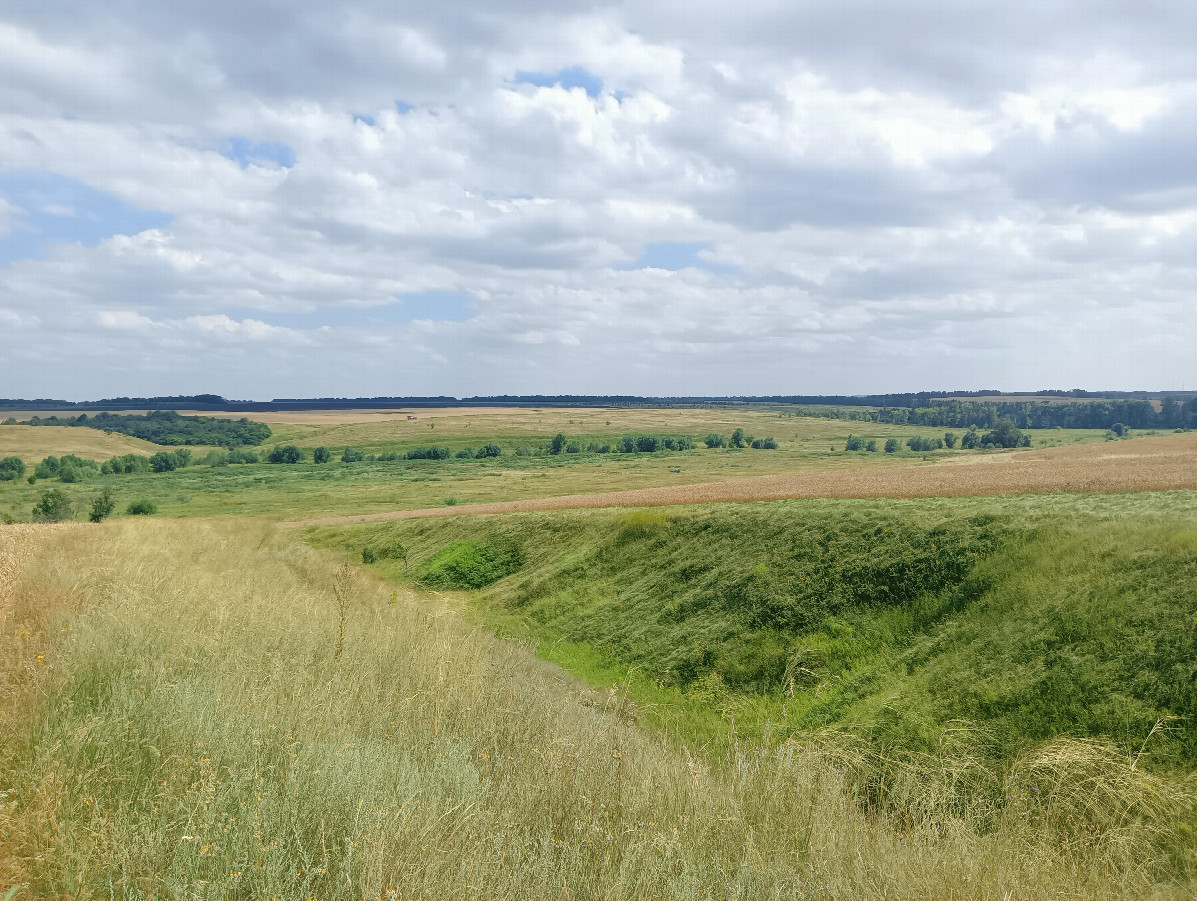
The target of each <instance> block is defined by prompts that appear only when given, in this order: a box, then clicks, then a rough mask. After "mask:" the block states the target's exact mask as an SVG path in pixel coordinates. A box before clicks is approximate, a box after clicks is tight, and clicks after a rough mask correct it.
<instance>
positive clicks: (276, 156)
mask: <svg viewBox="0 0 1197 901" xmlns="http://www.w3.org/2000/svg"><path fill="white" fill-rule="evenodd" d="M221 154H222V155H223V156H226V157H228V158H229V159H231V160H235V161H236V162H237V163H238V164H239V165H240V166H241V168H242V169H245V168H248V167H249V166H261V165H264V164H266V165H269V164H271V163H273V164H274V165H276V166H282V167H283V168H284V169H290V168H291V167H292V166H294V165H295V151H294V150H292V149H291V148H290V147H288V146H287V145H286V144H283V143H281V142H279V141H251V140H250V139H249V138H237V137H233V138H229V139H228V140H226V141H225V142H224V149H223V150H221Z"/></svg>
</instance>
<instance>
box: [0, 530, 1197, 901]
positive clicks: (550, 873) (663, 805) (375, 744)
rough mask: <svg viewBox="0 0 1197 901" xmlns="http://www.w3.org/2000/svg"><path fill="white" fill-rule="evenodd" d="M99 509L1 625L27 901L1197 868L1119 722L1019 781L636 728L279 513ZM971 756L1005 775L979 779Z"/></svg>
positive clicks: (1091, 893)
mask: <svg viewBox="0 0 1197 901" xmlns="http://www.w3.org/2000/svg"><path fill="white" fill-rule="evenodd" d="M76 529H77V532H76V534H73V535H71V536H70V541H69V542H66V541H64V542H63V543H61V544H60V545H57V546H54V545H53V542H51V543H50V545H49V546H47V547H46V548H45V549H44V550H43V551H42V552H41V553H40V554H39V555H38V556H37V558H36V559H35V560H34V561H33V562H32V563H30V564H28V565H27V566H26V567H25V570H24V577H23V578H22V580H21V581H20V582H19V584H18V585H17V610H18V611H19V613H20V615H21V617H22V620H21V623H20V625H21V628H22V629H23V630H26V631H28V629H29V628H30V627H31V626H32V625H34V623H35V622H40V623H41V624H42V625H43V626H44V627H45V629H44V632H45V634H47V635H49V636H51V637H52V638H53V640H54V643H53V645H51V646H49V647H47V648H45V649H44V650H39V652H38V653H39V654H42V655H43V657H44V659H38V658H37V657H36V656H32V657H31V656H30V655H29V653H27V650H32V649H26V646H25V645H22V644H20V643H19V642H16V641H15V633H13V632H12V630H8V631H6V632H5V633H4V636H3V638H4V641H5V642H6V644H5V646H4V650H5V656H3V657H0V659H3V660H5V661H9V660H11V661H12V662H13V667H12V672H13V673H14V674H15V676H14V679H13V680H12V681H11V682H10V683H6V684H11V685H12V686H13V688H14V690H15V691H20V692H25V695H26V696H27V697H28V698H30V699H32V700H33V701H35V702H36V703H34V704H32V705H31V706H28V707H12V706H6V707H2V708H0V716H3V717H11V716H12V711H13V710H21V711H24V712H25V713H26V717H25V720H24V721H23V722H17V721H14V722H11V723H6V725H10V726H11V728H8V729H5V730H4V731H2V732H0V751H3V756H0V761H2V763H3V766H2V771H0V775H2V776H3V782H2V783H0V784H3V785H4V786H5V791H6V794H5V796H4V797H3V800H2V801H0V842H3V845H2V846H0V852H3V853H0V876H2V877H3V878H4V879H6V880H8V881H7V882H6V883H0V890H2V889H3V888H4V886H12V887H16V891H15V892H11V891H9V892H7V893H5V894H4V895H2V897H5V898H15V899H17V901H25V899H27V898H42V897H45V898H63V897H68V896H70V897H75V898H92V897H122V898H148V897H158V898H163V897H204V898H271V897H278V898H308V897H318V898H324V899H328V901H334V899H335V901H340V899H346V901H348V899H359V898H371V899H383V898H425V899H439V898H444V899H449V898H454V899H456V898H521V899H522V898H543V897H560V898H570V899H577V901H599V899H604V901H620V899H633V898H634V899H692V898H727V897H735V898H743V899H767V898H779V897H790V898H792V897H810V898H821V899H828V901H837V899H858V898H862V897H870V898H874V897H876V898H1020V899H1026V901H1036V899H1047V898H1060V897H1066V896H1067V897H1093V898H1098V897H1101V898H1105V897H1110V898H1113V897H1120V898H1135V897H1144V898H1146V897H1152V898H1178V899H1179V898H1182V897H1187V896H1189V895H1190V892H1191V890H1192V888H1193V887H1194V886H1193V883H1192V880H1191V878H1190V875H1189V874H1188V873H1187V872H1186V871H1185V869H1184V860H1183V857H1178V858H1176V859H1173V858H1170V857H1169V853H1170V852H1169V845H1168V841H1167V836H1168V835H1169V834H1170V829H1171V826H1170V823H1173V822H1175V817H1176V815H1177V812H1176V809H1175V803H1176V792H1175V791H1174V790H1173V789H1172V787H1171V786H1170V785H1169V784H1168V783H1165V782H1164V781H1163V780H1161V779H1160V778H1159V777H1157V776H1155V775H1153V774H1152V773H1150V772H1145V771H1144V770H1143V769H1142V768H1139V769H1135V768H1134V767H1132V766H1131V765H1130V764H1129V763H1128V761H1127V759H1126V756H1125V755H1121V756H1120V755H1119V754H1117V753H1116V752H1114V751H1112V750H1110V749H1107V748H1103V747H1099V746H1096V745H1094V744H1092V743H1085V742H1062V743H1057V744H1053V745H1049V746H1046V747H1044V748H1042V749H1039V750H1038V751H1037V752H1036V753H1035V754H1034V755H1031V756H1029V757H1027V758H1026V759H1025V760H1024V761H1021V762H1020V763H1019V765H1018V766H1016V767H1014V768H1012V769H1011V770H1010V771H1008V773H1005V774H985V773H984V772H982V771H981V770H980V768H977V767H975V766H972V765H971V764H970V762H969V761H968V760H962V759H957V758H955V757H953V755H952V754H951V753H950V749H944V750H941V752H940V753H938V754H935V755H927V756H924V757H921V758H918V759H913V758H911V759H907V760H902V759H899V758H893V757H887V756H885V755H881V754H878V753H876V752H874V751H871V750H869V749H868V748H865V747H862V746H860V745H859V744H856V743H853V741H852V740H851V739H850V738H847V737H845V736H842V735H837V734H832V733H818V734H812V735H810V736H807V737H805V738H803V739H802V740H786V741H779V740H777V739H776V738H774V739H772V740H765V741H761V742H751V743H749V742H743V743H741V742H739V741H736V740H732V741H729V742H725V743H723V744H721V745H712V746H708V747H707V748H705V749H701V750H693V749H687V748H685V747H681V746H679V745H678V744H677V743H675V742H672V741H668V740H665V739H663V738H662V737H660V736H659V735H656V734H654V733H649V732H645V731H643V730H642V729H640V728H639V727H638V726H637V724H636V716H637V714H636V711H635V708H634V705H632V704H631V703H630V702H629V701H628V698H627V697H626V695H624V694H623V693H621V692H619V691H611V692H605V693H601V694H600V693H597V692H592V691H587V690H585V689H583V688H582V687H581V686H579V685H578V684H577V683H574V682H572V681H571V680H570V679H568V678H567V677H565V676H564V675H563V674H562V673H561V672H560V671H559V670H557V669H556V668H554V667H550V666H548V665H546V664H544V663H543V662H542V661H538V660H537V659H536V658H535V657H534V656H533V655H532V654H531V653H530V651H529V649H528V648H527V647H526V646H523V645H521V644H518V643H513V642H505V641H500V640H496V639H495V638H494V637H493V636H491V635H488V634H487V633H486V632H485V631H482V630H479V629H477V628H474V627H471V626H469V625H468V624H467V623H465V622H464V621H463V620H462V619H461V617H460V616H459V615H458V612H457V608H455V607H454V606H452V605H450V604H447V603H445V602H438V601H437V599H436V598H435V597H428V596H413V595H410V594H409V593H408V592H406V591H402V592H400V591H393V590H392V589H391V588H390V587H389V586H384V585H382V584H380V583H378V582H376V581H373V580H372V579H370V578H368V577H365V576H363V575H360V574H358V573H355V571H354V570H353V568H352V567H349V566H346V565H341V566H338V564H337V561H336V560H333V559H330V557H329V556H327V555H324V554H321V553H318V552H316V551H313V550H311V549H308V548H304V547H302V546H299V545H298V544H296V543H295V542H293V541H288V540H287V539H286V537H285V536H283V537H280V536H279V535H278V534H277V533H272V532H270V531H267V530H265V529H263V527H262V526H261V525H260V524H247V523H235V522H234V523H199V522H194V521H193V522H170V523H157V524H153V525H149V524H145V523H139V522H118V523H110V524H106V525H103V526H98V527H94V528H90V527H76ZM51 600H53V603H49V601H51ZM47 611H50V613H47ZM10 639H14V642H13V643H11V644H10V643H8V642H9V640H10ZM22 655H24V656H22ZM962 774H970V778H972V777H973V775H974V774H975V775H977V776H980V777H982V778H992V784H990V785H989V790H988V791H987V792H986V794H985V795H984V796H978V797H976V798H972V799H970V798H968V797H967V796H965V795H962V794H961V793H960V792H959V791H958V790H957V786H958V785H959V783H960V780H961V776H962ZM1028 779H1030V780H1033V781H1031V782H1030V784H1029V787H1027V785H1026V783H1027V781H1028ZM1077 785H1080V786H1084V792H1078V791H1076V790H1075V789H1074V788H1070V787H1074V786H1077ZM879 787H885V791H884V792H882V791H879V790H878V789H879ZM1032 788H1033V789H1036V790H1035V791H1031V789H1032ZM999 799H1000V800H999ZM1094 799H1097V800H1096V801H1095V800H1094Z"/></svg>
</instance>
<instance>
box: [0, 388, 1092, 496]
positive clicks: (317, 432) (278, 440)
mask: <svg viewBox="0 0 1197 901" xmlns="http://www.w3.org/2000/svg"><path fill="white" fill-rule="evenodd" d="M407 415H408V414H406V413H403V412H398V413H396V412H393V411H388V412H378V413H372V412H370V411H352V412H344V411H336V412H327V413H321V412H319V411H315V412H299V413H281V414H263V415H262V416H261V419H262V420H263V421H267V422H268V424H269V425H270V428H271V430H272V435H271V437H270V439H269V440H268V442H267V445H265V446H264V447H263V448H260V449H259V450H261V451H263V452H268V451H269V449H270V447H271V446H273V445H277V444H287V443H294V444H296V445H297V446H299V447H300V448H302V449H303V450H304V452H305V454H306V459H307V460H308V461H309V462H306V463H302V464H297V465H270V464H265V463H260V464H251V465H238V466H225V467H216V468H212V467H207V466H189V467H186V468H184V469H180V470H176V471H174V472H164V473H129V474H122V475H117V476H112V477H109V478H104V479H97V480H93V481H89V482H85V483H76V484H71V485H62V486H59V485H58V484H57V483H55V482H45V481H43V482H40V483H39V484H37V485H29V484H27V483H26V482H25V481H23V480H17V481H15V482H0V515H5V514H7V515H8V516H9V517H11V518H14V519H17V520H21V519H27V518H28V515H29V511H30V510H31V509H32V507H33V505H34V503H36V501H37V499H38V497H39V496H40V495H41V493H42V492H43V491H45V490H46V489H47V488H48V487H51V486H52V487H59V488H61V490H63V491H65V492H66V493H67V494H68V495H70V496H71V498H72V499H73V501H74V503H75V506H76V508H79V509H82V508H84V507H85V506H86V505H87V504H89V503H90V502H91V498H92V497H94V495H95V494H96V493H97V492H98V491H100V490H102V489H103V488H105V487H107V488H110V489H111V490H112V491H113V492H114V494H116V495H117V497H118V505H119V507H120V509H122V510H123V509H124V507H125V505H126V504H127V503H128V502H129V501H133V500H146V501H148V502H151V503H153V504H154V505H155V506H156V507H157V509H158V510H159V511H160V513H161V514H162V515H166V516H211V515H228V514H238V515H247V516H264V517H269V518H272V519H278V520H303V519H311V518H316V517H321V516H331V515H350V514H371V513H381V512H385V511H390V510H417V509H421V508H427V507H434V506H440V505H443V504H444V503H445V502H446V500H450V501H452V502H454V503H456V504H472V503H495V502H504V501H514V500H523V499H535V498H544V497H559V496H566V495H576V494H595V493H599V492H610V491H623V490H634V489H644V488H659V487H665V488H670V487H675V486H684V485H697V484H704V483H709V482H718V481H724V480H727V479H738V478H746V477H753V476H770V475H777V476H781V475H791V474H795V473H816V472H818V473H836V472H841V471H855V470H859V469H869V468H874V467H893V466H899V467H901V466H922V465H927V464H928V463H930V462H932V461H941V460H945V459H952V458H954V457H958V458H975V457H980V456H984V455H986V454H991V453H993V452H978V451H962V450H959V449H957V450H955V451H949V450H941V451H935V452H931V453H922V452H919V453H916V452H912V451H909V450H908V449H906V447H905V446H904V444H903V446H902V448H901V450H900V451H899V452H898V453H896V454H886V453H884V452H882V451H881V450H878V451H875V452H871V453H870V452H850V451H845V450H844V446H845V444H846V442H847V439H848V437H849V435H852V434H855V435H859V436H861V437H864V438H866V439H873V440H874V441H876V442H878V447H880V446H882V445H884V443H885V441H886V440H887V439H889V438H896V439H899V440H900V441H901V442H905V440H906V439H907V438H910V437H926V438H934V437H942V436H943V434H944V430H943V429H932V428H920V427H914V426H890V425H885V424H873V423H849V422H842V421H838V420H824V419H810V418H803V417H795V416H792V415H790V414H789V413H787V412H785V411H780V412H778V411H773V410H753V409H743V408H731V409H728V408H715V409H710V410H691V409H667V410H644V409H611V410H597V409H590V408H587V409H580V410H569V409H551V410H512V411H505V410H494V409H484V410H479V411H470V410H458V409H452V410H431V411H426V410H420V411H418V413H416V414H413V415H417V416H418V417H419V418H417V419H416V420H408V419H407V418H406V416H407ZM736 428H743V429H744V430H745V432H746V433H747V434H748V435H749V436H754V435H755V436H758V437H762V438H763V437H773V438H775V440H777V441H778V443H779V445H780V446H779V448H778V449H777V450H754V449H751V448H745V449H736V450H731V449H722V448H717V449H709V448H706V447H705V446H703V444H702V440H703V438H704V437H705V436H706V435H708V434H710V433H712V432H715V433H719V434H723V435H727V436H730V435H731V433H732V432H733V431H734V430H735V429H736ZM559 432H561V433H564V434H565V435H567V436H568V438H569V439H570V441H571V442H577V443H578V444H579V445H581V446H583V447H585V446H587V445H590V444H596V443H602V444H613V443H615V442H618V440H619V439H620V437H621V436H623V435H629V434H632V435H638V434H656V435H690V436H692V437H693V438H694V439H695V440H696V442H697V443H698V447H697V448H696V449H694V450H690V451H678V452H661V453H655V454H626V455H625V454H618V453H608V454H596V453H586V452H583V453H578V454H569V453H564V454H561V455H558V456H545V455H540V456H532V455H529V456H521V455H519V454H518V453H517V452H518V451H520V450H521V449H524V450H526V451H530V450H533V449H539V448H543V447H546V446H547V445H548V444H549V443H550V442H551V440H552V438H553V436H554V435H556V434H557V433H559ZM1030 434H1031V436H1032V447H1033V448H1050V447H1057V446H1063V445H1068V444H1088V443H1103V442H1104V441H1105V438H1106V433H1105V432H1099V431H1095V430H1057V429H1052V430H1042V431H1032V432H1030ZM72 442H73V443H72ZM489 443H495V444H497V445H499V446H500V447H501V448H502V451H503V455H502V456H501V457H498V458H490V459H483V460H477V459H459V458H456V457H455V458H452V459H450V460H445V461H437V460H398V461H384V462H380V461H374V462H371V461H368V460H365V461H362V462H359V463H350V464H344V463H341V462H339V461H340V457H341V454H342V452H343V451H344V449H345V448H346V447H352V448H354V449H356V450H358V451H361V452H363V453H364V454H370V455H375V456H377V455H380V454H404V453H406V452H408V451H411V450H413V449H415V448H420V447H427V446H433V445H436V446H445V447H448V448H449V449H450V451H451V452H453V453H457V452H459V451H464V450H465V449H466V448H473V449H475V450H477V449H478V448H480V447H482V446H484V445H486V444H489ZM321 446H323V447H328V448H329V449H330V451H331V452H332V462H331V463H327V464H313V463H311V462H310V460H311V459H312V451H313V450H314V449H315V448H317V447H321ZM72 448H73V449H72ZM168 449H169V448H168ZM157 450H162V448H159V447H157V446H156V445H148V444H147V443H146V442H139V441H137V440H136V439H131V438H126V437H125V436H121V435H106V434H105V433H103V432H101V431H98V430H94V429H84V428H59V427H50V426H42V427H36V428H34V427H29V426H19V425H18V426H0V457H6V456H10V455H15V456H19V457H21V458H22V459H23V460H24V461H25V463H26V465H27V466H28V467H29V469H30V470H32V468H33V465H34V464H35V463H36V462H38V461H40V460H41V459H42V457H44V456H47V455H49V454H54V455H56V456H57V455H61V454H63V453H75V454H76V455H78V456H81V457H87V458H90V459H94V460H96V461H98V462H100V461H103V460H104V459H106V458H107V457H108V456H114V455H117V454H118V453H120V454H124V453H139V454H142V455H149V454H152V453H154V452H155V451H157ZM190 450H191V451H192V453H193V458H194V459H196V460H201V459H203V457H204V455H205V454H206V453H207V452H208V451H210V450H213V448H208V447H193V448H190Z"/></svg>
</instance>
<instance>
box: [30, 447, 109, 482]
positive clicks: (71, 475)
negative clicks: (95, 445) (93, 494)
mask: <svg viewBox="0 0 1197 901" xmlns="http://www.w3.org/2000/svg"><path fill="white" fill-rule="evenodd" d="M33 474H34V475H35V476H36V477H37V478H39V479H58V480H60V481H63V482H68V483H69V482H83V481H87V480H88V479H90V478H93V477H95V476H98V475H99V474H100V464H99V463H97V462H96V461H95V460H85V459H83V458H82V457H76V456H75V455H74V454H63V455H62V456H61V457H53V456H51V457H46V458H45V459H43V460H42V462H41V463H39V464H37V466H36V467H35V468H34V470H33Z"/></svg>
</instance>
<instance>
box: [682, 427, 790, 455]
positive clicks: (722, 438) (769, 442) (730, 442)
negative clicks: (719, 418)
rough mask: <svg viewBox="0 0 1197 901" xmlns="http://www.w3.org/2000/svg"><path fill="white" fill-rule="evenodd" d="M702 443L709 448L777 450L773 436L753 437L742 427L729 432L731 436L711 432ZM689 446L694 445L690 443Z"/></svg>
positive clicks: (777, 445)
mask: <svg viewBox="0 0 1197 901" xmlns="http://www.w3.org/2000/svg"><path fill="white" fill-rule="evenodd" d="M703 444H705V445H706V446H707V447H709V448H712V449H713V448H718V447H751V448H755V449H756V450H777V449H778V447H780V446H781V445H779V444H778V443H777V440H776V439H774V438H753V437H752V436H751V435H746V434H744V430H743V429H736V430H735V431H734V432H732V434H731V438H728V437H727V436H726V435H720V434H719V433H718V432H711V434H709V435H707V437H706V438H704V439H703ZM690 446H691V447H693V446H694V445H693V444H691V445H690Z"/></svg>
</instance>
